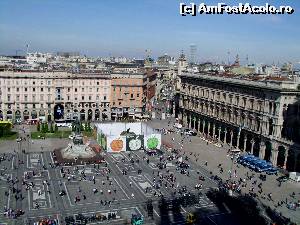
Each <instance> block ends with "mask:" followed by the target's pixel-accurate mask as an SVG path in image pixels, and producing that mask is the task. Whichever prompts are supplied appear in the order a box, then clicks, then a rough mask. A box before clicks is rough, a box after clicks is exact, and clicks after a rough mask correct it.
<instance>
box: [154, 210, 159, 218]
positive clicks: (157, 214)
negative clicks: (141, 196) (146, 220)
mask: <svg viewBox="0 0 300 225" xmlns="http://www.w3.org/2000/svg"><path fill="white" fill-rule="evenodd" d="M153 212H154V213H155V214H156V215H157V216H158V217H160V215H159V214H158V213H157V212H156V210H155V209H153Z"/></svg>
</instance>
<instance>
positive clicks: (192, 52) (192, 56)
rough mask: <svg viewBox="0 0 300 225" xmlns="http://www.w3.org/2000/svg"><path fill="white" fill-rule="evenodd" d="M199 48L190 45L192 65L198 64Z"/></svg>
mask: <svg viewBox="0 0 300 225" xmlns="http://www.w3.org/2000/svg"><path fill="white" fill-rule="evenodd" d="M196 54H197V46H196V45H195V44H191V45H190V57H191V58H190V63H191V64H195V63H196Z"/></svg>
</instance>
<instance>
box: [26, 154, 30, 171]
mask: <svg viewBox="0 0 300 225" xmlns="http://www.w3.org/2000/svg"><path fill="white" fill-rule="evenodd" d="M26 158H27V168H30V167H29V155H28V154H27V156H26Z"/></svg>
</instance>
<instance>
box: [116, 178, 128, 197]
mask: <svg viewBox="0 0 300 225" xmlns="http://www.w3.org/2000/svg"><path fill="white" fill-rule="evenodd" d="M114 180H115V181H116V183H117V184H118V186H119V187H120V188H121V190H122V191H123V193H124V194H125V195H126V197H127V198H128V199H129V197H128V195H127V194H126V192H125V191H124V189H123V188H122V187H121V185H120V184H119V182H118V181H117V180H116V178H114Z"/></svg>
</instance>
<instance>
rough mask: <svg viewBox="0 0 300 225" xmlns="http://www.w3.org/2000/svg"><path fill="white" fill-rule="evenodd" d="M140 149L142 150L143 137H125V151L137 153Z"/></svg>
mask: <svg viewBox="0 0 300 225" xmlns="http://www.w3.org/2000/svg"><path fill="white" fill-rule="evenodd" d="M141 149H144V135H133V136H127V137H126V151H137V150H141Z"/></svg>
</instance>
